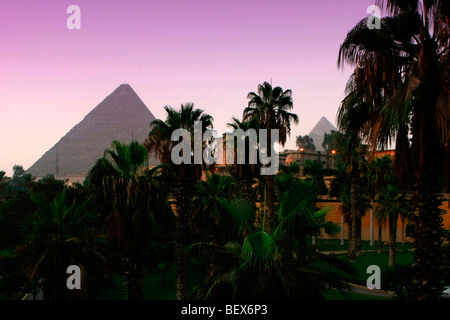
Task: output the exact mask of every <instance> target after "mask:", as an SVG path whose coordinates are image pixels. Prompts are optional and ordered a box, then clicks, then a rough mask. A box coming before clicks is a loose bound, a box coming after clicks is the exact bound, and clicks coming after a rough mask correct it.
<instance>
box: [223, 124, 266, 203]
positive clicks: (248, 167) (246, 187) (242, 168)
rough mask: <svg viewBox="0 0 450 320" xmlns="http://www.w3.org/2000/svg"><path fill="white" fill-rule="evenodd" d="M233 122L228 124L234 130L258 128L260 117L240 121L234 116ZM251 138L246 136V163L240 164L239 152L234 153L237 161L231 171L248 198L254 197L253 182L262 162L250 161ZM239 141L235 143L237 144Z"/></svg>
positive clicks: (243, 194) (243, 193) (244, 195)
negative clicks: (238, 160)
mask: <svg viewBox="0 0 450 320" xmlns="http://www.w3.org/2000/svg"><path fill="white" fill-rule="evenodd" d="M232 119H233V122H232V123H228V126H229V127H230V128H232V129H233V130H235V131H236V130H243V131H244V132H247V131H248V130H255V131H256V132H257V130H258V118H256V117H253V118H251V119H249V120H246V121H240V120H239V119H238V118H236V117H233V118H232ZM249 143H250V141H249V138H248V137H246V141H245V157H246V158H245V163H244V164H238V163H237V152H235V153H234V156H235V162H234V164H233V165H232V167H231V173H232V175H233V176H234V177H235V178H236V180H237V181H238V182H239V184H240V187H241V190H242V197H243V198H244V199H247V200H250V201H251V200H252V199H253V183H254V180H255V176H257V170H259V167H260V164H251V163H250V150H251V146H250V145H249ZM236 144H237V141H236V143H235V146H236Z"/></svg>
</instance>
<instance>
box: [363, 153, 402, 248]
mask: <svg viewBox="0 0 450 320" xmlns="http://www.w3.org/2000/svg"><path fill="white" fill-rule="evenodd" d="M368 181H369V183H368V186H369V196H370V202H371V206H372V209H371V214H372V215H373V211H374V209H375V201H376V196H377V194H378V193H380V192H383V191H384V190H385V189H386V187H387V185H388V184H392V183H394V182H396V181H397V179H396V176H395V172H394V165H393V161H392V158H391V157H390V156H384V157H382V158H380V157H376V158H375V159H374V160H372V161H371V162H370V164H369V170H368ZM378 212H379V211H378ZM375 216H376V217H377V219H378V248H377V252H378V253H382V251H383V241H382V228H383V225H384V224H385V220H386V219H385V218H386V217H385V215H384V214H375ZM371 228H373V222H372V219H371ZM371 231H372V230H371ZM372 232H373V231H372Z"/></svg>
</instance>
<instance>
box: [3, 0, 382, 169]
mask: <svg viewBox="0 0 450 320" xmlns="http://www.w3.org/2000/svg"><path fill="white" fill-rule="evenodd" d="M374 2H375V0H342V1H336V0H319V1H300V0H279V1H266V0H258V1H253V0H227V1H225V0H114V1H110V0H70V1H66V0H33V1H30V0H1V2H0V111H1V120H2V121H1V125H0V137H1V138H0V150H1V151H0V152H1V154H0V170H3V171H6V172H7V174H8V175H11V173H12V166H13V165H14V164H21V165H23V166H24V168H25V169H27V168H28V167H30V166H31V165H32V164H33V163H34V162H35V161H36V160H38V159H39V158H40V157H41V156H42V155H43V154H44V152H45V151H47V150H48V149H49V148H51V147H52V146H53V145H54V144H55V143H56V142H58V140H59V139H60V138H61V137H62V136H63V135H65V134H66V133H67V132H68V131H69V130H70V129H71V128H72V127H73V126H75V125H76V124H77V123H78V122H80V121H81V120H82V119H83V118H84V116H85V115H86V114H87V113H88V112H89V111H90V110H92V109H93V108H94V107H95V106H97V104H99V103H100V102H101V101H102V100H103V99H104V98H105V97H106V96H107V95H109V94H110V93H111V92H112V91H113V90H114V89H115V88H116V87H118V86H119V85H120V84H121V83H128V84H130V85H131V87H132V88H133V89H134V90H135V91H136V93H137V94H138V95H139V96H140V98H141V99H142V100H143V101H144V103H145V104H146V105H147V107H148V108H149V109H150V110H151V111H152V113H153V114H154V115H155V117H157V118H164V117H165V114H164V110H163V106H164V105H171V106H173V107H176V108H178V107H179V105H180V104H181V103H185V102H190V101H191V102H194V103H195V105H196V107H199V108H202V109H204V110H205V112H207V113H209V114H211V115H212V116H213V117H214V119H215V123H214V124H215V127H216V128H217V129H219V130H222V131H225V130H226V123H227V122H230V120H231V117H232V116H237V117H241V116H242V111H243V109H244V108H245V106H246V104H247V98H246V97H247V93H248V92H250V91H256V89H257V85H258V84H259V83H262V82H264V81H270V80H271V79H272V83H273V85H277V86H281V87H283V88H284V89H292V91H293V98H294V110H293V112H295V113H297V114H298V116H299V117H300V124H299V125H298V126H294V127H293V130H292V135H291V138H290V140H289V142H288V143H287V145H286V148H293V147H294V146H295V136H297V135H300V134H301V135H304V134H308V133H309V131H310V130H311V129H312V128H313V126H314V125H315V124H316V123H317V122H318V121H319V119H320V118H321V117H322V116H325V117H327V118H328V119H329V120H330V121H331V122H332V123H334V122H335V117H336V111H337V108H338V106H339V103H340V101H341V100H342V98H343V97H344V87H345V83H346V81H347V79H348V76H349V74H350V71H351V70H350V69H349V68H347V69H345V70H344V71H342V70H338V68H337V66H336V61H337V56H338V50H339V45H340V44H341V43H342V41H343V40H344V38H345V36H346V34H347V32H348V31H349V30H350V29H351V28H352V27H353V26H354V25H355V24H356V23H357V22H358V21H359V20H361V19H362V18H364V17H366V16H367V13H366V10H367V7H368V6H370V5H372V4H374ZM72 4H75V5H78V6H79V7H80V8H81V30H69V29H68V28H67V27H66V20H67V18H68V17H69V14H67V13H66V9H67V7H68V6H69V5H72Z"/></svg>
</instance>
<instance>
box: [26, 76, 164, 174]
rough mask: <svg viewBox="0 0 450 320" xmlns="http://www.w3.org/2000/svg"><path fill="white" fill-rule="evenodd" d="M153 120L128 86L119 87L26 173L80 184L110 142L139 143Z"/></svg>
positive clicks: (145, 135)
mask: <svg viewBox="0 0 450 320" xmlns="http://www.w3.org/2000/svg"><path fill="white" fill-rule="evenodd" d="M153 120H155V117H154V116H153V114H152V113H151V112H150V110H149V109H148V108H147V107H146V106H145V104H144V103H143V102H142V100H141V99H140V98H139V97H138V95H137V94H136V93H135V92H134V90H133V89H132V88H131V87H130V86H129V85H128V84H122V85H120V86H119V87H118V88H117V89H116V90H114V92H113V93H111V94H110V95H109V96H108V97H106V98H105V99H104V100H103V101H102V102H101V103H100V104H99V105H98V106H97V107H95V108H94V109H93V110H92V111H91V112H90V113H88V114H87V115H86V117H85V118H84V119H83V120H82V121H81V122H80V123H78V124H77V125H76V126H75V127H73V128H72V129H71V130H70V131H69V132H68V133H67V134H66V135H65V136H64V137H62V138H61V139H60V140H59V141H58V142H57V143H56V144H55V145H54V146H53V147H52V148H51V149H50V150H48V151H47V152H46V153H45V154H44V155H43V156H42V157H41V158H40V159H39V160H38V161H36V163H34V164H33V165H32V166H31V167H30V168H29V169H28V170H27V173H30V174H32V175H33V176H35V177H37V178H41V177H44V176H46V175H48V174H53V175H54V176H55V177H56V178H58V179H64V180H65V179H69V181H71V182H82V181H83V180H84V179H85V177H86V176H87V175H88V173H89V170H90V169H91V168H92V167H93V166H94V165H95V162H96V161H97V159H99V158H101V157H103V154H104V151H105V150H106V149H109V148H110V147H111V143H112V142H113V141H114V140H119V141H121V142H123V143H129V142H131V141H132V140H136V141H139V142H141V143H143V142H144V140H145V139H146V138H147V137H148V133H149V132H150V122H151V121H153Z"/></svg>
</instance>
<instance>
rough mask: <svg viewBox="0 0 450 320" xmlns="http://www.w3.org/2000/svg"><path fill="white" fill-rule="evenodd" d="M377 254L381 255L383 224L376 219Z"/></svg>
mask: <svg viewBox="0 0 450 320" xmlns="http://www.w3.org/2000/svg"><path fill="white" fill-rule="evenodd" d="M377 253H378V254H380V253H383V222H382V221H381V219H378V247H377Z"/></svg>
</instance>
